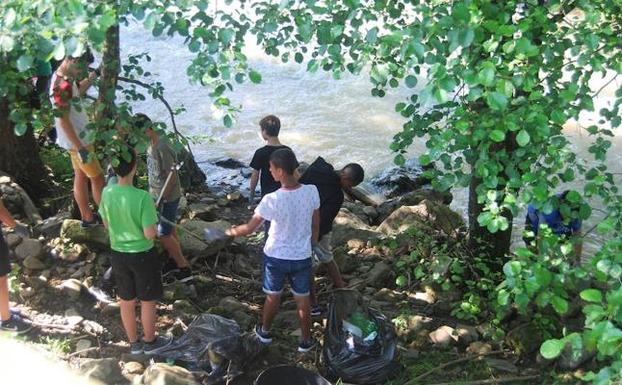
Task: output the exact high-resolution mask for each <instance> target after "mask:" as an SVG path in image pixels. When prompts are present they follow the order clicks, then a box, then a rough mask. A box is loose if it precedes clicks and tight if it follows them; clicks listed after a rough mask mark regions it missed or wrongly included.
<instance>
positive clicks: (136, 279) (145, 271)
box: [110, 248, 164, 301]
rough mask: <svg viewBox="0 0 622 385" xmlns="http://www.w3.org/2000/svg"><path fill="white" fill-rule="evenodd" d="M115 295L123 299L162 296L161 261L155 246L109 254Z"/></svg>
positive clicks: (150, 299) (144, 299) (158, 297)
mask: <svg viewBox="0 0 622 385" xmlns="http://www.w3.org/2000/svg"><path fill="white" fill-rule="evenodd" d="M110 264H111V265H112V274H113V276H114V281H115V283H116V286H117V295H118V296H119V297H120V298H121V299H122V300H125V301H130V300H132V299H139V300H141V301H156V300H158V299H160V298H162V294H163V291H164V289H163V288H162V263H161V262H160V258H159V257H158V254H157V253H156V251H155V248H153V249H151V250H148V251H144V252H142V253H120V252H117V251H114V250H113V251H112V254H111V255H110Z"/></svg>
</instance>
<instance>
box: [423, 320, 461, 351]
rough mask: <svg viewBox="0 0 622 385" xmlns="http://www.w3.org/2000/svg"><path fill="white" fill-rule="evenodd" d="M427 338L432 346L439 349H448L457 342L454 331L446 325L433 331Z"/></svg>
mask: <svg viewBox="0 0 622 385" xmlns="http://www.w3.org/2000/svg"><path fill="white" fill-rule="evenodd" d="M428 336H429V337H430V341H432V343H433V344H434V345H436V346H440V347H448V346H450V345H453V344H456V343H457V342H458V335H457V333H456V331H455V329H454V328H452V327H450V326H447V325H444V326H441V327H440V328H438V329H436V330H434V331H433V332H431V333H430V334H429V335H428Z"/></svg>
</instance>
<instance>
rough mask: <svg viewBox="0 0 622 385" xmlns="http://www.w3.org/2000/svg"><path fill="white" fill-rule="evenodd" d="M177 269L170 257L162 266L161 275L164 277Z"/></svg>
mask: <svg viewBox="0 0 622 385" xmlns="http://www.w3.org/2000/svg"><path fill="white" fill-rule="evenodd" d="M178 271H179V268H177V264H176V263H175V261H173V260H172V259H170V258H168V259H167V260H166V262H165V263H164V266H162V277H166V276H167V275H169V274H174V273H176V272H178Z"/></svg>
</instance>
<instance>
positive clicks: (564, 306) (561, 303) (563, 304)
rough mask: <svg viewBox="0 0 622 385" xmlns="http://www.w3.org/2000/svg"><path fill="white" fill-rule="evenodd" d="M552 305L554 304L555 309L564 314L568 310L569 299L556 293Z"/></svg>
mask: <svg viewBox="0 0 622 385" xmlns="http://www.w3.org/2000/svg"><path fill="white" fill-rule="evenodd" d="M551 305H553V309H555V311H556V312H557V313H559V314H561V315H564V314H566V313H567V312H568V301H566V300H565V299H563V298H562V297H560V296H558V295H555V296H553V298H551Z"/></svg>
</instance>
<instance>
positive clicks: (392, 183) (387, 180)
mask: <svg viewBox="0 0 622 385" xmlns="http://www.w3.org/2000/svg"><path fill="white" fill-rule="evenodd" d="M424 171H425V169H424V167H422V166H421V165H420V164H419V161H418V160H417V158H411V159H409V160H407V161H406V163H405V164H404V166H401V167H400V166H393V167H389V168H387V169H386V170H384V171H382V172H381V173H380V174H379V175H378V176H376V177H374V178H372V180H371V184H372V185H374V186H376V187H378V188H379V189H381V190H382V191H383V193H384V195H385V196H386V197H387V198H393V197H396V196H398V195H402V194H404V193H407V192H409V191H413V190H416V189H418V188H421V187H422V186H424V185H426V184H430V179H429V178H427V177H425V176H423V172H424Z"/></svg>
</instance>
